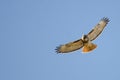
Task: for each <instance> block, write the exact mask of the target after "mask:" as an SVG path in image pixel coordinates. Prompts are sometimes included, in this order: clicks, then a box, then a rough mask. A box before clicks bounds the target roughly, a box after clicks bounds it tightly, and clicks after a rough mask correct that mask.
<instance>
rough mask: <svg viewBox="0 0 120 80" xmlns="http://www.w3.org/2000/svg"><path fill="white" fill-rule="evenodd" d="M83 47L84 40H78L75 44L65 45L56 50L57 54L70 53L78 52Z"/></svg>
mask: <svg viewBox="0 0 120 80" xmlns="http://www.w3.org/2000/svg"><path fill="white" fill-rule="evenodd" d="M82 47H83V41H82V39H79V40H76V41H74V42H70V43H67V44H64V45H60V46H58V47H57V48H56V52H57V53H68V52H72V51H75V50H78V49H80V48H82Z"/></svg>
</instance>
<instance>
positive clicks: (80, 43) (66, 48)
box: [55, 17, 109, 53]
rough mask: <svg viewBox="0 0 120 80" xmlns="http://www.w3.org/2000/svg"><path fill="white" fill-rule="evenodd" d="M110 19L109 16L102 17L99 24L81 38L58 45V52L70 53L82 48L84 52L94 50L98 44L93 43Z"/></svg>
mask: <svg viewBox="0 0 120 80" xmlns="http://www.w3.org/2000/svg"><path fill="white" fill-rule="evenodd" d="M108 22H109V19H108V18H107V17H104V18H102V19H101V20H100V21H99V22H98V24H97V25H96V26H95V27H94V28H93V29H92V30H91V31H90V32H89V33H88V34H87V35H83V36H82V38H81V39H78V40H76V41H73V42H69V43H67V44H63V45H60V46H58V47H56V49H55V50H56V52H57V53H68V52H72V51H75V50H78V49H81V48H82V52H83V53H87V52H90V51H92V50H94V49H95V48H96V47H97V45H96V44H94V43H92V41H93V40H95V39H96V38H97V37H98V36H99V35H100V34H101V32H102V31H103V29H104V28H105V26H106V25H107V24H108Z"/></svg>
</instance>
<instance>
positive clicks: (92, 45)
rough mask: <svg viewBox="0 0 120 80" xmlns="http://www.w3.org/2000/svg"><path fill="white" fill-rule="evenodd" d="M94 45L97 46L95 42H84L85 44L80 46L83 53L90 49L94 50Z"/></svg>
mask: <svg viewBox="0 0 120 80" xmlns="http://www.w3.org/2000/svg"><path fill="white" fill-rule="evenodd" d="M96 47H97V45H96V44H93V43H86V44H85V45H84V47H83V48H82V52H83V53H87V52H90V51H92V50H94V49H95V48H96Z"/></svg>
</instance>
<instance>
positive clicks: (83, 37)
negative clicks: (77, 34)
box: [82, 35, 89, 43]
mask: <svg viewBox="0 0 120 80" xmlns="http://www.w3.org/2000/svg"><path fill="white" fill-rule="evenodd" d="M82 40H83V42H84V43H86V42H88V41H89V38H88V36H87V35H83V36H82Z"/></svg>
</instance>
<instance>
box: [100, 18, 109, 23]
mask: <svg viewBox="0 0 120 80" xmlns="http://www.w3.org/2000/svg"><path fill="white" fill-rule="evenodd" d="M101 20H102V21H105V22H106V23H108V22H109V21H110V19H109V18H107V17H103V18H102V19H101Z"/></svg>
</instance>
